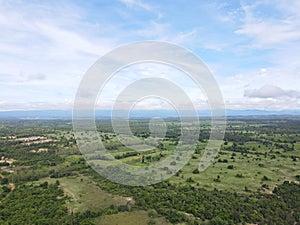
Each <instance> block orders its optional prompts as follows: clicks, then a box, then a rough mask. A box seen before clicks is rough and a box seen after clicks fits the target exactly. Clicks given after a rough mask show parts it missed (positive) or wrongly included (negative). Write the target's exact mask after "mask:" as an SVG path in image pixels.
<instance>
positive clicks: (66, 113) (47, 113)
mask: <svg viewBox="0 0 300 225" xmlns="http://www.w3.org/2000/svg"><path fill="white" fill-rule="evenodd" d="M185 112H186V113H185V115H186V116H188V115H190V113H189V111H185ZM95 115H96V118H110V117H111V111H110V110H96V112H95ZM198 115H199V116H200V117H209V116H210V110H201V111H198ZM271 115H293V116H297V115H299V116H300V110H282V111H267V110H231V109H229V110H227V111H226V116H228V117H231V116H271ZM177 116H178V115H177V113H176V112H175V111H173V110H135V111H131V113H130V117H131V118H153V117H161V118H167V117H177ZM0 118H2V119H72V110H28V111H2V112H1V111H0Z"/></svg>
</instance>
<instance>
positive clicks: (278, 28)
mask: <svg viewBox="0 0 300 225" xmlns="http://www.w3.org/2000/svg"><path fill="white" fill-rule="evenodd" d="M280 2H281V4H280ZM289 2H291V3H294V2H295V1H289ZM279 4H280V5H282V1H277V2H276V3H274V2H273V1H272V2H270V1H262V2H259V1H256V2H254V3H253V2H252V4H251V5H243V6H242V9H243V11H244V19H243V24H242V26H241V28H240V29H237V30H236V31H235V33H236V34H240V35H246V36H248V37H250V38H251V39H252V45H253V47H257V48H270V47H272V48H274V47H275V48H277V47H280V46H281V45H286V44H287V43H288V42H294V41H299V39H300V16H299V13H300V10H299V7H298V10H291V8H290V7H279V6H278V5H279ZM261 5H267V6H268V7H269V8H270V10H273V11H274V7H276V6H277V10H278V11H280V13H281V14H280V13H279V14H278V12H276V11H274V13H272V16H270V15H268V14H267V15H264V14H263V13H260V11H259V8H260V6H261ZM284 5H288V2H285V3H284ZM291 5H294V4H291ZM282 14H283V15H282ZM286 14H288V15H286ZM278 45H279V46H278Z"/></svg>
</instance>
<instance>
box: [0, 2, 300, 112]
mask: <svg viewBox="0 0 300 225" xmlns="http://www.w3.org/2000/svg"><path fill="white" fill-rule="evenodd" d="M145 40H161V41H167V42H171V43H175V44H178V45H180V46H183V47H185V48H187V49H189V50H191V51H192V52H193V53H194V54H196V55H197V56H198V57H199V58H200V59H201V60H202V61H203V62H204V63H205V64H206V65H207V66H208V67H209V69H210V70H211V71H212V73H213V74H214V75H215V77H216V79H217V81H218V82H219V86H220V89H221V90H222V93H223V97H224V99H225V103H226V107H227V108H228V109H267V110H282V109H300V85H299V84H300V65H299V62H300V1H298V0H286V1H283V0H257V1H255V0H254V1H250V0H249V1H247V0H244V1H238V0H233V1H208V0H207V1H206V0H202V1H196V0H194V1H179V0H175V1H146V0H120V1H10V0H7V1H1V0H0V68H1V69H0V110H1V111H3V110H19V109H22V110H23V109H25V110H31V109H71V108H72V105H73V100H74V97H75V94H76V90H77V87H78V85H79V83H80V80H81V78H82V76H83V75H84V73H85V72H86V71H87V69H88V68H89V67H90V66H91V65H92V64H93V63H94V62H95V61H96V60H97V59H98V58H99V57H101V56H102V55H104V54H105V53H107V52H108V51H110V50H111V49H113V48H115V47H117V46H120V45H123V44H127V43H132V42H136V41H145ZM153 68H155V67H153ZM153 68H149V67H147V66H145V67H139V68H138V69H137V70H136V71H135V72H133V71H131V72H128V71H127V73H125V72H124V73H122V76H123V77H124V76H125V77H126V76H130V74H133V73H135V74H136V73H137V71H139V72H140V73H146V72H147V70H148V71H149V70H151V69H152V70H153ZM142 69H144V71H142ZM158 69H159V70H164V69H163V68H161V67H158V68H157V70H158ZM163 72H164V73H168V70H167V69H166V70H164V71H163ZM169 72H170V70H169ZM112 82H113V81H112ZM187 83H188V81H187ZM122 84H123V83H122V80H121V78H120V79H119V80H117V79H115V83H114V84H110V86H108V87H111V89H109V88H108V90H107V92H106V95H105V93H104V97H105V98H106V100H105V101H106V102H109V101H112V99H111V96H109V94H110V93H112V92H113V91H115V90H116V89H120V85H122ZM183 89H186V90H187V92H189V91H190V93H191V95H192V98H194V99H195V101H199V102H200V103H201V102H205V99H203V97H201V96H200V95H201V94H199V93H197V91H195V90H193V89H190V90H189V88H188V85H186V86H185V87H183ZM154 102H155V101H149V102H148V104H147V102H145V103H144V104H142V106H141V107H142V108H143V107H144V108H150V107H153V106H154V105H155V108H159V107H160V106H162V105H163V104H161V103H154ZM108 105H109V104H108ZM200 105H201V104H200ZM99 107H100V108H101V107H102V108H105V105H101V106H99ZM199 108H203V107H202V106H199ZM204 108H205V107H204Z"/></svg>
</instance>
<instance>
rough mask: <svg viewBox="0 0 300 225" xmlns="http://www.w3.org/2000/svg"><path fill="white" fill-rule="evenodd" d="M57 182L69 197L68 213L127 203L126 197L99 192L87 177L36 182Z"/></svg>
mask: <svg viewBox="0 0 300 225" xmlns="http://www.w3.org/2000/svg"><path fill="white" fill-rule="evenodd" d="M56 180H58V181H59V183H60V186H61V187H62V188H63V190H64V192H65V194H66V195H67V196H69V197H71V199H70V201H68V204H67V206H68V208H69V209H70V211H73V212H76V211H80V212H83V211H85V210H100V209H104V208H107V207H109V206H110V205H117V206H118V205H125V204H126V203H127V202H128V199H127V198H126V197H121V196H116V195H112V194H109V193H107V192H106V191H103V190H101V189H100V188H99V187H98V186H97V185H96V184H95V182H93V181H92V180H91V179H90V178H89V177H87V176H83V175H78V176H70V177H63V178H44V179H40V180H39V181H38V182H39V183H42V182H45V181H48V182H49V183H54V182H55V181H56Z"/></svg>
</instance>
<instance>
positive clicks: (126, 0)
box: [119, 0, 153, 11]
mask: <svg viewBox="0 0 300 225" xmlns="http://www.w3.org/2000/svg"><path fill="white" fill-rule="evenodd" d="M119 1H120V2H122V3H123V4H125V5H126V6H127V7H138V8H142V9H144V10H147V11H152V10H153V7H152V6H151V5H149V4H147V3H145V2H143V1H141V0H119Z"/></svg>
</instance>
